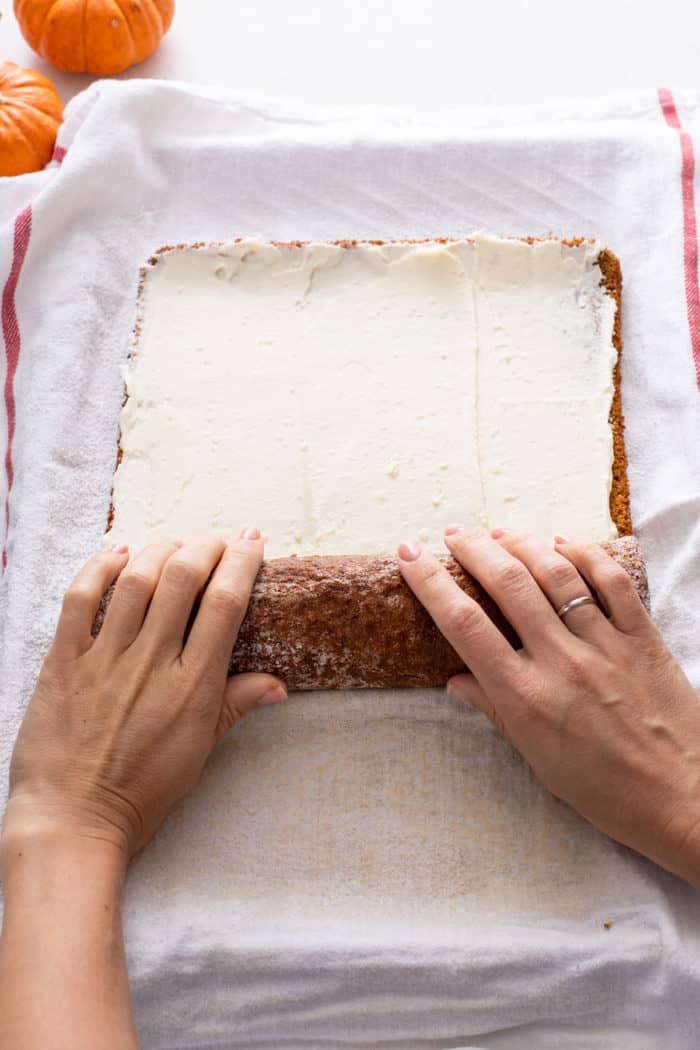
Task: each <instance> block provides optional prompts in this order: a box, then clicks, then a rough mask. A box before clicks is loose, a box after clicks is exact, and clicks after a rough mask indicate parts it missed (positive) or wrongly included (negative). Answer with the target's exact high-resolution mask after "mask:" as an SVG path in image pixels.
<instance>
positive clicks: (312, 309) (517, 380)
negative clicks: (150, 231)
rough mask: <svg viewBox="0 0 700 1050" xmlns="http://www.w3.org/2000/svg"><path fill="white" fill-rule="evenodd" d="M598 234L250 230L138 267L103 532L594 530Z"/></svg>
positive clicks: (599, 476)
mask: <svg viewBox="0 0 700 1050" xmlns="http://www.w3.org/2000/svg"><path fill="white" fill-rule="evenodd" d="M600 251H601V245H600V244H598V243H584V244H581V245H578V246H572V247H568V246H566V245H563V244H561V243H560V242H559V241H554V240H552V241H541V242H535V243H533V244H527V243H524V242H521V241H518V240H511V239H499V238H495V237H489V236H484V235H475V236H474V237H472V238H469V239H468V240H467V239H465V240H459V241H454V242H450V243H447V244H439V243H436V242H429V243H425V244H399V243H392V244H385V245H369V244H362V245H359V244H358V245H357V246H352V247H342V246H338V245H332V244H325V243H310V244H306V245H303V246H300V247H294V246H290V247H282V246H275V245H272V244H269V243H263V242H261V241H258V240H243V241H240V242H237V243H232V244H228V245H224V246H213V247H205V248H199V249H184V250H177V249H173V250H170V251H167V252H165V253H163V254H161V255H160V256H159V257H158V261H157V263H156V264H155V265H152V266H151V267H149V268H148V269H147V271H146V278H145V282H144V286H143V293H142V299H141V316H140V325H139V328H140V331H139V335H138V339H137V345H136V346H135V347H134V350H133V353H132V355H131V358H130V361H129V364H128V366H127V367H126V370H125V381H126V389H127V395H128V396H127V400H126V403H125V405H124V408H123V409H122V413H121V419H120V423H121V449H122V459H121V463H120V465H119V467H118V469H117V472H116V475H115V480H114V492H113V509H114V516H113V521H112V526H111V529H110V531H109V533H108V535H107V537H106V539H105V542H106V543H115V542H128V543H129V544H130V545H131V547H132V549H135V548H138V547H141V546H143V545H144V544H146V543H149V542H152V541H154V540H158V539H163V538H168V537H176V536H180V537H182V538H183V539H185V538H187V537H189V536H192V535H196V534H199V533H202V532H206V531H209V530H212V529H213V530H214V531H217V532H221V533H222V534H223V535H227V536H228V535H231V534H237V533H238V532H239V531H240V529H241V527H242V526H244V525H246V524H247V525H252V524H257V525H259V526H260V528H261V529H262V531H263V535H264V536H265V538H266V541H267V545H266V553H267V556H268V557H276V556H280V555H287V554H292V553H299V554H311V553H363V552H377V551H383V550H391V549H393V548H394V547H395V545H396V543H397V542H398V541H400V540H401V539H403V538H418V539H420V540H422V541H423V542H425V543H428V544H430V545H431V546H433V547H435V548H441V547H442V535H443V529H444V526H445V525H446V524H448V523H449V522H451V521H461V522H463V523H464V524H466V525H490V526H493V525H500V526H503V527H506V528H508V527H510V528H518V529H526V530H532V531H534V532H537V533H539V534H541V535H542V536H545V537H549V536H551V535H553V534H554V532H557V531H559V532H569V533H572V534H574V535H576V536H578V537H589V538H592V539H604V538H606V537H609V536H611V535H614V534H615V529H614V526H613V524H612V521H611V518H610V511H609V505H608V504H609V492H610V485H611V474H612V458H613V450H612V433H611V428H610V426H609V423H608V416H609V411H610V404H611V398H612V393H613V379H612V373H613V367H614V364H615V359H616V355H615V349H614V347H613V344H612V334H613V322H614V315H615V303H614V300H613V299H612V298H611V297H610V296H609V295H607V294H606V292H605V290H604V288H603V287H601V284H600V281H601V272H600V268H599V266H598V264H597V259H598V256H599V253H600Z"/></svg>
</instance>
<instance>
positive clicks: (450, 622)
mask: <svg viewBox="0 0 700 1050" xmlns="http://www.w3.org/2000/svg"><path fill="white" fill-rule="evenodd" d="M483 616H484V614H483V613H482V611H481V609H480V608H479V607H478V606H477V605H475V604H472V603H471V602H468V601H464V602H454V604H453V605H452V606H451V607H450V608H449V610H448V612H447V616H446V622H447V627H448V629H449V631H450V633H451V634H453V635H455V636H457V637H460V636H465V635H470V634H474V632H475V631H476V630H478V629H479V628H480V626H481V622H482V618H483Z"/></svg>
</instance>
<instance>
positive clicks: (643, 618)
mask: <svg viewBox="0 0 700 1050" xmlns="http://www.w3.org/2000/svg"><path fill="white" fill-rule="evenodd" d="M557 540H558V541H561V542H557V543H556V549H557V551H558V552H559V553H560V554H561V555H562V556H563V557H564V558H566V559H567V560H568V561H570V562H571V564H572V565H575V566H576V568H577V569H578V571H579V572H580V573H581V575H582V576H585V578H586V579H587V580H589V581H590V583H591V584H592V586H593V587H595V590H596V594H597V595H598V597H599V598H600V600H601V601H602V603H603V605H604V606H605V608H606V610H607V612H608V616H609V618H610V623H611V624H612V625H613V626H614V627H617V628H618V630H620V631H624V632H625V634H637V633H638V632H640V631H642V632H643V631H644V630H645V629H647V628H648V627H649V626H651V619H650V617H649V614H648V613H647V611H646V609H645V608H644V605H643V603H642V599H641V598H640V597H639V595H638V594H637V591H636V590H635V586H634V583H633V582H632V578H631V577H630V575H629V573H627V572H625V570H624V569H623V568H622V566H621V565H618V563H617V562H616V561H615V559H614V558H611V557H610V555H609V554H607V553H606V552H605V551H604V550H603V548H602V547H601V546H600V545H599V544H597V543H586V544H576V543H572V542H571V541H570V540H564V539H563V538H562V537H557Z"/></svg>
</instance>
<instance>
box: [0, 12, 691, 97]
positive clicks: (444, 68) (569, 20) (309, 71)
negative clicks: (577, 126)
mask: <svg viewBox="0 0 700 1050" xmlns="http://www.w3.org/2000/svg"><path fill="white" fill-rule="evenodd" d="M0 12H1V13H2V20H0V58H7V59H11V60H12V61H15V62H18V63H19V64H20V65H31V66H34V67H35V68H38V69H40V70H42V71H43V72H45V73H47V74H48V75H50V76H52V77H53V78H54V80H55V82H56V84H57V86H58V87H59V90H60V93H61V95H62V97H63V99H64V101H68V99H69V98H71V97H72V96H73V95H74V94H75V93H76V92H77V91H80V90H81V89H82V88H83V87H85V86H86V85H87V84H88V83H90V80H91V78H90V77H87V76H76V75H69V74H60V73H55V72H54V71H52V70H51V69H50V67H48V66H47V65H46V64H45V63H43V62H42V61H41V60H40V59H37V58H36V56H35V55H34V54H33V52H32V51H31V50H30V48H29V47H28V46H27V45H26V44H25V42H24V40H23V39H22V37H21V35H20V32H19V29H18V27H17V24H16V22H15V19H14V15H13V14H12V4H11V2H10V0H0ZM127 75H131V76H147V77H163V78H166V79H174V80H191V81H195V82H197V83H202V84H206V83H210V84H216V85H219V86H221V87H226V88H230V89H231V90H232V91H234V92H235V93H236V94H247V93H253V94H255V95H269V96H279V97H283V98H287V99H292V100H301V101H305V102H313V103H327V104H329V105H349V104H353V103H361V104H371V103H379V104H380V105H389V106H399V107H404V108H407V109H411V110H418V109H436V108H457V107H463V106H470V107H471V106H481V105H488V104H496V105H500V104H512V103H517V102H544V101H551V100H555V99H559V100H561V99H567V98H577V99H580V98H588V97H591V96H595V95H601V94H602V95H607V94H613V93H616V92H623V91H624V92H627V91H630V90H635V89H636V88H648V87H656V86H658V85H659V84H670V85H672V86H675V87H689V88H693V87H698V86H700V4H698V2H697V0H666V2H664V3H657V2H654V0H584V2H583V3H579V4H577V3H574V2H573V0H529V2H527V3H526V2H524V0H479V2H475V0H297V2H293V0H177V10H176V13H175V20H174V23H173V26H172V28H171V30H170V32H169V33H168V35H167V36H166V37H165V39H164V40H163V43H162V45H161V47H160V49H159V51H158V52H157V53H156V54H155V55H153V56H152V57H151V58H150V59H147V60H146V61H145V62H143V63H142V64H141V65H140V66H137V67H135V68H134V69H133V70H131V71H130V73H129V74H127Z"/></svg>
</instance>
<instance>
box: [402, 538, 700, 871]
mask: <svg viewBox="0 0 700 1050" xmlns="http://www.w3.org/2000/svg"><path fill="white" fill-rule="evenodd" d="M493 536H495V537H496V538H493V537H491V538H490V537H489V536H487V535H486V533H483V532H474V531H467V530H464V529H462V528H461V527H460V526H452V527H450V528H449V529H448V530H446V543H447V546H448V548H449V550H450V551H451V553H452V554H453V556H454V557H455V558H456V559H457V561H459V562H460V564H461V565H462V566H463V567H464V568H465V570H466V571H467V572H469V573H470V574H471V575H472V576H474V577H475V578H476V579H477V580H478V581H479V582H480V583H481V584H482V586H483V587H484V588H485V589H486V590H487V591H488V592H489V594H491V596H492V597H493V598H494V599H495V601H496V602H497V604H498V605H499V607H500V608H501V610H502V612H503V613H504V615H505V616H506V618H507V619H508V620H509V621H510V623H511V624H512V625H513V627H514V628H515V630H516V631H517V633H518V635H519V637H520V638H521V640H522V644H523V648H522V649H521V650H520V651H518V652H516V651H515V650H514V649H513V648H512V647H511V646H510V645H509V643H508V642H507V641H506V639H505V638H504V637H503V636H502V635H501V634H500V632H499V631H498V630H497V629H496V627H495V626H494V625H493V624H492V623H491V621H490V620H489V619H488V618H487V616H486V614H485V613H484V612H483V611H482V610H481V608H480V607H479V606H478V605H477V604H476V603H475V602H474V601H472V600H471V599H470V598H469V597H467V596H466V595H465V594H463V593H462V591H461V590H460V589H459V587H458V586H457V584H456V583H455V582H454V581H453V580H452V579H451V577H450V576H449V575H448V573H447V572H446V570H445V569H444V568H443V567H442V566H441V565H440V563H439V562H438V561H437V559H436V558H435V557H434V556H433V555H432V554H431V553H430V552H429V551H427V550H422V549H421V548H419V547H417V546H415V545H413V544H402V545H401V547H400V548H399V564H400V566H401V571H402V573H403V576H404V578H405V580H406V582H407V583H408V585H409V586H410V587H411V588H412V590H413V591H414V592H415V594H416V596H417V597H418V598H419V599H420V601H421V602H422V603H423V604H424V605H425V607H426V608H427V610H428V612H429V613H430V614H431V616H432V617H433V619H434V620H435V623H436V624H437V625H438V627H439V628H440V630H441V631H442V632H443V634H444V635H445V637H446V638H447V639H448V641H449V642H450V643H451V644H452V646H453V647H454V648H455V650H456V651H457V652H458V653H459V655H460V656H461V657H462V658H463V659H464V662H465V663H466V664H467V666H468V667H469V668H470V673H468V674H464V675H458V676H456V677H455V678H453V679H451V681H450V682H449V683H448V692H449V694H450V695H451V696H452V697H454V698H457V699H460V700H465V701H468V702H469V703H471V704H473V705H474V707H477V708H478V709H479V710H480V711H482V712H483V713H484V714H485V715H486V716H487V718H489V719H490V720H491V722H492V723H493V724H494V726H495V727H496V728H497V730H498V731H499V733H501V734H502V735H503V736H504V737H505V738H506V739H507V740H508V741H509V742H510V743H511V744H513V746H514V747H516V748H517V749H518V750H519V751H520V752H521V753H522V755H523V756H524V758H525V759H526V760H527V761H528V763H529V764H530V766H531V768H532V770H533V772H534V773H535V774H536V776H537V777H539V779H540V780H541V781H542V783H543V784H544V785H545V786H546V787H547V788H549V790H550V791H551V792H552V793H553V794H554V795H556V796H558V797H559V798H561V799H563V800H565V801H566V802H568V803H569V804H570V805H571V806H572V807H573V808H574V809H575V810H577V812H578V813H579V814H580V815H581V816H582V817H585V818H586V819H587V820H589V821H590V822H591V823H592V824H594V825H595V826H596V827H598V828H599V829H600V830H601V831H604V832H606V833H607V834H608V835H610V836H611V837H612V838H614V839H616V840H617V841H618V842H621V843H623V844H625V845H627V846H631V847H632V848H633V849H636V850H638V851H639V852H640V853H643V854H645V855H646V856H647V857H649V858H651V859H652V860H654V861H656V862H657V863H659V864H661V865H663V866H664V867H666V868H668V869H669V870H671V871H674V872H675V873H676V874H680V875H682V876H683V877H684V878H687V879H688V881H690V882H693V883H694V884H695V885H697V886H700V762H699V761H698V760H699V759H700V703H699V702H698V698H697V697H696V695H695V693H694V691H693V689H692V687H691V685H690V683H689V682H688V680H687V678H686V677H685V675H684V674H683V672H682V671H681V669H680V667H679V666H678V664H677V663H676V661H675V660H674V658H673V657H672V655H671V653H670V652H669V650H668V649H667V648H666V646H665V645H664V643H663V641H662V639H661V636H660V635H659V633H658V631H657V629H656V627H655V626H654V624H653V623H652V621H651V619H650V618H649V616H648V615H647V613H646V611H645V609H644V607H643V605H642V603H641V601H640V599H639V597H638V595H637V593H636V591H635V590H634V587H633V585H632V582H631V580H630V579H629V577H628V575H627V573H626V572H625V571H624V570H623V569H622V568H620V567H619V566H618V565H617V564H616V563H615V561H614V560H613V559H612V558H610V557H609V556H608V555H607V554H606V553H605V552H604V551H603V550H602V548H601V547H599V546H597V545H595V544H591V545H577V544H574V543H572V542H570V541H566V540H564V539H563V538H561V537H559V538H558V539H560V540H561V542H557V543H556V545H555V548H554V549H551V548H549V547H548V546H547V545H546V544H544V543H542V542H540V541H538V540H536V539H534V538H533V537H531V536H526V535H519V534H509V533H505V532H503V530H495V531H494V534H493ZM497 540H498V542H497ZM586 581H588V583H590V585H591V586H592V587H593V588H594V589H595V591H596V593H597V595H598V597H599V599H600V600H601V601H602V603H603V605H604V607H605V609H606V610H607V613H608V618H606V616H605V614H604V612H602V611H601V609H600V608H598V607H596V606H594V605H585V606H582V607H580V608H577V609H574V610H572V611H571V612H570V613H568V614H567V615H566V617H565V620H564V621H562V620H561V619H560V618H559V617H558V616H557V613H556V610H557V609H559V608H560V607H561V606H562V605H563V604H564V603H565V602H567V601H570V600H571V599H572V598H576V597H579V596H582V595H588V594H590V593H591V592H590V589H589V586H588V583H587V582H586Z"/></svg>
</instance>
